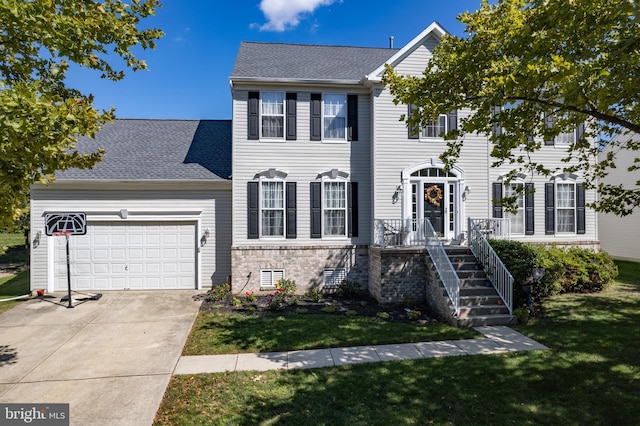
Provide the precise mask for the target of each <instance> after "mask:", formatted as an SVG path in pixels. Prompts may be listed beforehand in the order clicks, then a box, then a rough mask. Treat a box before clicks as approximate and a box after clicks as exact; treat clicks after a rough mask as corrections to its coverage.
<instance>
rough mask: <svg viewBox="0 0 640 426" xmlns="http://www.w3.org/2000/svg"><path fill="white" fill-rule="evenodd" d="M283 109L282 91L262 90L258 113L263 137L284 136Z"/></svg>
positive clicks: (279, 137)
mask: <svg viewBox="0 0 640 426" xmlns="http://www.w3.org/2000/svg"><path fill="white" fill-rule="evenodd" d="M284 110H285V106H284V92H262V99H261V102H260V113H261V121H262V126H261V136H262V137H263V138H273V139H283V138H284Z"/></svg>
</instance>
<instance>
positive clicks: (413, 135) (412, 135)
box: [407, 104, 420, 139]
mask: <svg viewBox="0 0 640 426" xmlns="http://www.w3.org/2000/svg"><path fill="white" fill-rule="evenodd" d="M417 109H418V107H417V106H416V105H414V104H409V105H407V119H409V117H411V116H412V115H413V112H414V111H416V110H417ZM408 129H409V130H408V131H409V139H420V132H419V131H418V128H417V127H416V126H411V125H410V126H409V127H408Z"/></svg>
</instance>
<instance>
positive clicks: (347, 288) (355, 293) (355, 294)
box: [336, 280, 364, 299]
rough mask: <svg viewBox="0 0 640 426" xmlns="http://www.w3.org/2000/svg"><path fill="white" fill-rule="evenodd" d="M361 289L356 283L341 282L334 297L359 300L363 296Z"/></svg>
mask: <svg viewBox="0 0 640 426" xmlns="http://www.w3.org/2000/svg"><path fill="white" fill-rule="evenodd" d="M363 293H364V292H363V290H362V287H360V284H359V283H358V282H357V281H350V280H342V282H341V283H340V284H339V285H338V289H337V290H336V295H337V296H338V297H339V298H341V299H359V298H360V297H362V295H363Z"/></svg>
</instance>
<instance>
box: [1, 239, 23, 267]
mask: <svg viewBox="0 0 640 426" xmlns="http://www.w3.org/2000/svg"><path fill="white" fill-rule="evenodd" d="M15 263H23V264H24V263H27V250H26V249H25V247H24V235H22V234H21V233H7V232H0V264H15Z"/></svg>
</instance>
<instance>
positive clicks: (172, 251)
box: [54, 222, 196, 291]
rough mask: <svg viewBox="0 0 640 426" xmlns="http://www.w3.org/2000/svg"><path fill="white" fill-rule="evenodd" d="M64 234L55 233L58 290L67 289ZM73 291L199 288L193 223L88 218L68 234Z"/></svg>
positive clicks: (56, 288)
mask: <svg viewBox="0 0 640 426" xmlns="http://www.w3.org/2000/svg"><path fill="white" fill-rule="evenodd" d="M64 239H65V238H64V237H54V240H55V241H54V243H55V256H54V258H55V290H56V291H65V290H67V263H66V247H65V244H64ZM69 248H70V253H69V259H70V265H71V268H70V270H71V289H72V290H125V289H132V290H133V289H195V288H196V232H195V224H194V223H193V222H125V223H122V222H93V223H92V222H89V223H88V224H87V234H86V235H76V236H70V237H69Z"/></svg>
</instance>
